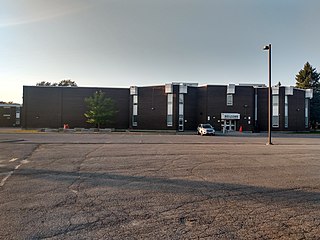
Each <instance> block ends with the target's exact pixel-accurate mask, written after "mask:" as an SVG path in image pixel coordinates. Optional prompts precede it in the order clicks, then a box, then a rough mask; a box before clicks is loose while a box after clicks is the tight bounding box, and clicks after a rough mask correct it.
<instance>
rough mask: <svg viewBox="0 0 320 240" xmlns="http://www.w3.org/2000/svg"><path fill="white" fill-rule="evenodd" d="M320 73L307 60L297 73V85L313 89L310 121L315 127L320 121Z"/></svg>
mask: <svg viewBox="0 0 320 240" xmlns="http://www.w3.org/2000/svg"><path fill="white" fill-rule="evenodd" d="M319 79H320V74H319V73H318V72H317V70H316V69H315V68H313V67H312V66H311V65H310V63H309V62H307V63H306V64H305V65H304V67H303V69H301V70H300V71H299V73H298V74H297V75H296V87H297V88H302V89H313V98H312V99H311V101H310V121H311V125H312V126H313V127H314V126H316V123H320V83H319Z"/></svg>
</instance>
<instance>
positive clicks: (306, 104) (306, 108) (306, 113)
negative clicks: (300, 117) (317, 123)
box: [304, 98, 309, 128]
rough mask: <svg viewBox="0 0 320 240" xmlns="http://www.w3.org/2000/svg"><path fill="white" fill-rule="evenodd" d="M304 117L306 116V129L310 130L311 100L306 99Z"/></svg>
mask: <svg viewBox="0 0 320 240" xmlns="http://www.w3.org/2000/svg"><path fill="white" fill-rule="evenodd" d="M304 115H305V120H304V123H305V127H306V128H308V127H309V99H308V98H306V99H305V105H304Z"/></svg>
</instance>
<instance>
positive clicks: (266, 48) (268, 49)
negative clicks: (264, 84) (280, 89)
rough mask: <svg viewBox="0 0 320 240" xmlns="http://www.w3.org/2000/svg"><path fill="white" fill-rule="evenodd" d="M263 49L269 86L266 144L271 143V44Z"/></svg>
mask: <svg viewBox="0 0 320 240" xmlns="http://www.w3.org/2000/svg"><path fill="white" fill-rule="evenodd" d="M263 50H265V51H269V58H268V59H269V61H268V62H269V86H268V142H267V145H272V142H271V121H272V118H271V117H272V114H271V113H272V112H271V111H272V108H271V96H272V94H271V93H272V91H271V44H269V45H266V46H264V48H263Z"/></svg>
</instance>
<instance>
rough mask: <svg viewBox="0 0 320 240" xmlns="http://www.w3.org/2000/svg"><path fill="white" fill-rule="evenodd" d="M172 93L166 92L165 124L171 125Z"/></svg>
mask: <svg viewBox="0 0 320 240" xmlns="http://www.w3.org/2000/svg"><path fill="white" fill-rule="evenodd" d="M172 116H173V94H172V93H168V94H167V126H168V127H172V126H173V117H172Z"/></svg>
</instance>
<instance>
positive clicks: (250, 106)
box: [229, 86, 255, 131]
mask: <svg viewBox="0 0 320 240" xmlns="http://www.w3.org/2000/svg"><path fill="white" fill-rule="evenodd" d="M254 94H255V93H254V88H253V87H248V86H236V93H235V94H234V97H233V106H232V107H229V108H231V109H230V110H231V112H235V113H240V120H239V121H238V125H237V130H239V128H240V126H242V130H243V131H253V130H254V108H255V103H254Z"/></svg>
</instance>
